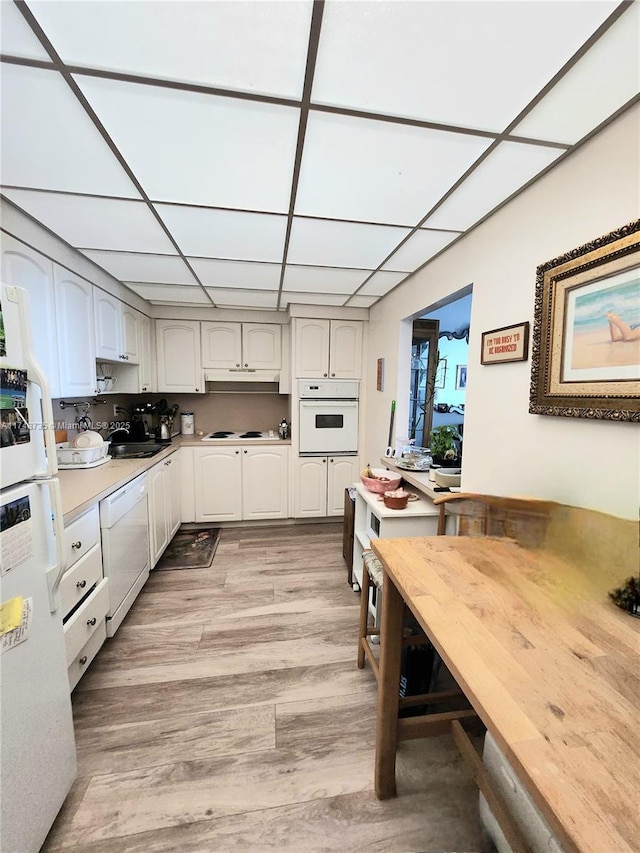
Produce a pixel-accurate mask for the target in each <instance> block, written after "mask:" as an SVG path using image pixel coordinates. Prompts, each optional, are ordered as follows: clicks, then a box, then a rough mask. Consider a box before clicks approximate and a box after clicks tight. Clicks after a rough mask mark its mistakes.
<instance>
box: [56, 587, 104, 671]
mask: <svg viewBox="0 0 640 853" xmlns="http://www.w3.org/2000/svg"><path fill="white" fill-rule="evenodd" d="M108 609H109V581H108V579H107V578H104V579H103V580H101V581H100V583H99V584H98V586H97V587H96V590H95V592H93V593H91V595H90V596H89V598H87V600H86V601H85V603H84V604H83V605H82V607H79V608H78V610H77V611H76V612H75V613H74V614H73V616H72V617H71V619H69V621H68V622H67V623H66V625H65V626H64V643H65V646H66V649H67V666H69V665H70V664H71V662H72V661H73V659H74V658H75V657H76V655H77V654H78V652H79V651H80V649H81V648H82V647H83V646H84V644H85V643H86V642H87V640H88V639H89V637H90V636H91V635H92V634H93V633H94V631H95V630H96V628H97V627H98V625H100V623H101V622H104V620H105V616H106V615H107V610H108Z"/></svg>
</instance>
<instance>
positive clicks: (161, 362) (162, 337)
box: [156, 320, 204, 394]
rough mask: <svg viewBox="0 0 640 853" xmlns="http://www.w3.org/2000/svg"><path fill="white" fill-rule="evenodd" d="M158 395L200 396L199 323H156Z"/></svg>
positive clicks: (161, 321) (201, 389)
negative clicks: (168, 393)
mask: <svg viewBox="0 0 640 853" xmlns="http://www.w3.org/2000/svg"><path fill="white" fill-rule="evenodd" d="M156 347H157V362H158V391H160V392H165V391H168V392H173V393H174V394H180V393H182V394H189V393H191V394H192V393H194V392H195V393H198V394H202V393H204V385H203V382H202V379H203V377H202V362H201V359H200V323H199V322H197V321H196V320H156Z"/></svg>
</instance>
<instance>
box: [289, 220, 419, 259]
mask: <svg viewBox="0 0 640 853" xmlns="http://www.w3.org/2000/svg"><path fill="white" fill-rule="evenodd" d="M408 233H409V229H408V228H397V227H394V226H390V225H363V224H361V223H358V222H333V221H328V220H321V219H302V218H300V217H299V216H295V217H294V219H293V225H292V228H291V238H290V241H289V252H288V255H287V260H288V262H289V263H292V264H317V265H318V266H321V265H325V266H327V265H328V266H334V267H359V268H363V267H364V268H369V269H370V268H372V267H377V266H378V264H379V263H380V262H381V261H383V260H384V258H386V256H387V255H388V254H389V252H390V251H391V250H392V249H393V248H394V246H396V245H397V244H398V243H399V242H400V240H402V239H403V238H404V237H406V235H407V234H408Z"/></svg>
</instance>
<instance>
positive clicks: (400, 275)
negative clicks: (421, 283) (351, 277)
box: [349, 272, 407, 304]
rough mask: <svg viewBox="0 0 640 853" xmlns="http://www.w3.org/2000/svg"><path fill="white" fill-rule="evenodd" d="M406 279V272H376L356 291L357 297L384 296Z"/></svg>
mask: <svg viewBox="0 0 640 853" xmlns="http://www.w3.org/2000/svg"><path fill="white" fill-rule="evenodd" d="M406 277H407V273H406V272H377V273H375V274H374V275H373V276H372V277H371V278H370V279H369V281H368V282H367V283H366V284H365V285H364V287H362V289H361V290H359V291H358V296H376V297H378V296H384V295H385V293H388V292H389V291H390V290H391V289H392V288H393V287H395V286H396V284H399V283H400V282H401V281H402V280H403V279H405V278H406ZM349 304H351V303H349Z"/></svg>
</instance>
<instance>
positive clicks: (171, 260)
mask: <svg viewBox="0 0 640 853" xmlns="http://www.w3.org/2000/svg"><path fill="white" fill-rule="evenodd" d="M81 251H82V253H83V254H84V255H86V256H87V257H88V258H91V260H92V261H95V262H96V263H97V264H99V266H101V267H102V268H103V269H105V270H106V271H107V272H108V273H111V275H112V276H114V277H115V278H117V279H119V281H135V282H138V283H141V284H142V283H148V284H185V285H197V284H198V282H197V281H196V280H195V279H194V277H193V276H192V275H191V273H190V272H189V270H188V268H187V266H186V264H185V263H184V261H183V260H182V258H179V257H177V256H170V255H139V254H134V253H125V252H100V251H94V250H92V249H82V250H81Z"/></svg>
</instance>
